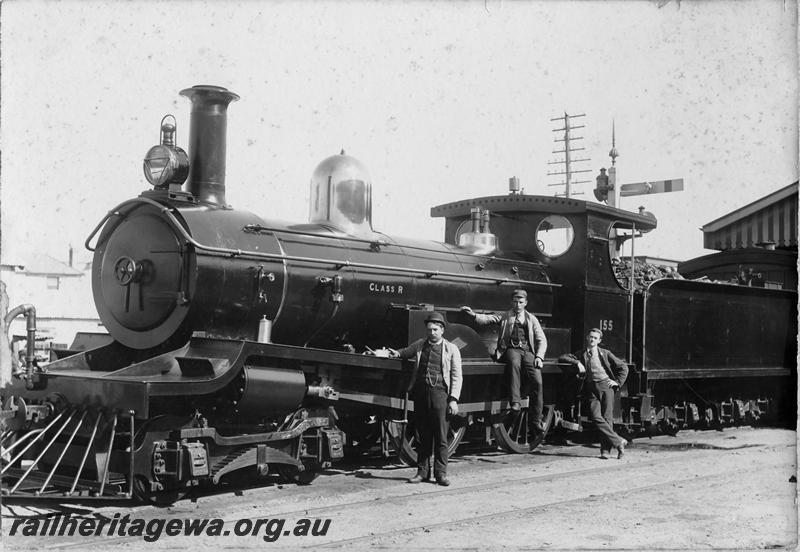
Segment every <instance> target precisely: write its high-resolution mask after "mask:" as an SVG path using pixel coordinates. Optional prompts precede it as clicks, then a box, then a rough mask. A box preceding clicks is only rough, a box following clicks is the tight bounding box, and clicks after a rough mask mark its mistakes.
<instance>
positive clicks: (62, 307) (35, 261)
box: [0, 248, 105, 360]
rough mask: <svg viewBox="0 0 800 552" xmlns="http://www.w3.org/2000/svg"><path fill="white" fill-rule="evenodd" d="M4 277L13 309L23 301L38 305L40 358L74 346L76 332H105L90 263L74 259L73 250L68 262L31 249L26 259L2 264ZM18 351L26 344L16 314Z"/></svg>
mask: <svg viewBox="0 0 800 552" xmlns="http://www.w3.org/2000/svg"><path fill="white" fill-rule="evenodd" d="M0 280H2V281H3V282H4V283H5V284H6V292H7V293H8V298H9V308H14V307H16V306H17V305H21V304H24V303H29V304H32V305H33V306H34V307H35V308H36V326H37V328H36V329H37V332H36V333H37V344H36V348H37V357H39V358H41V359H42V360H47V359H48V358H49V350H50V347H51V345H52V347H53V348H62V347H66V346H68V345H70V344H71V343H72V340H73V338H74V337H75V334H76V333H77V332H105V328H103V326H102V325H101V323H100V318H99V317H98V315H97V310H96V309H95V306H94V299H93V298H92V265H91V262H75V260H74V256H73V252H72V249H71V248H70V252H69V260H68V261H67V262H66V263H65V262H62V261H59V260H57V259H54V258H53V257H51V256H49V255H45V254H41V253H36V252H32V253H31V254H29V255H27V256H26V258H24V259H18V260H14V262H7V261H3V263H2V264H0ZM8 335H9V339H10V340H11V342H12V348H13V350H14V354H18V351H19V349H20V347H23V348H24V345H25V339H26V333H25V318H24V317H17V318H16V319H15V320H14V321H12V322H11V327H10V328H9V329H8Z"/></svg>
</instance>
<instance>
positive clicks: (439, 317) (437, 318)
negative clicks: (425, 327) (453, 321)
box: [425, 312, 447, 328]
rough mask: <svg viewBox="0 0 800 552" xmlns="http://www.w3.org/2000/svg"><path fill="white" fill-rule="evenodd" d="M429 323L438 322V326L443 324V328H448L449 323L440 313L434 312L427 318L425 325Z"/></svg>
mask: <svg viewBox="0 0 800 552" xmlns="http://www.w3.org/2000/svg"><path fill="white" fill-rule="evenodd" d="M428 322H436V323H437V324H441V325H442V328H444V327H446V326H447V322H445V321H444V316H442V315H441V313H438V312H432V313H430V314H429V315H428V316H427V317H426V318H425V323H426V324H427V323H428Z"/></svg>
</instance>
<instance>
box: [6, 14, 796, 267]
mask: <svg viewBox="0 0 800 552" xmlns="http://www.w3.org/2000/svg"><path fill="white" fill-rule="evenodd" d="M0 17H1V19H0V24H1V30H2V38H1V42H0V64H1V65H0V148H1V152H2V153H1V154H0V161H1V162H2V165H1V166H2V170H1V171H0V232H1V233H2V240H1V243H0V247H1V249H0V258H1V259H2V260H3V261H4V262H19V261H24V259H25V256H26V255H27V254H28V252H29V251H31V250H35V251H38V252H44V253H49V254H51V255H53V256H55V257H57V258H60V259H64V260H66V258H67V250H68V248H69V246H70V245H72V246H73V247H75V249H76V253H77V255H78V258H85V259H89V258H90V254H89V253H88V252H86V251H85V250H84V249H83V243H84V241H85V239H86V237H87V236H88V235H89V233H90V232H91V230H92V229H93V228H94V226H95V225H96V224H97V222H99V221H100V220H101V219H102V217H103V216H104V215H105V213H106V212H107V211H109V210H110V209H112V208H113V207H114V206H116V205H117V204H119V203H121V202H122V201H125V200H126V199H129V198H131V197H135V196H137V195H138V194H139V193H141V192H142V191H143V190H145V189H147V184H146V181H145V180H144V177H143V173H142V159H143V157H144V155H145V153H146V151H147V150H148V148H150V147H151V146H152V145H155V144H156V143H157V141H158V137H159V125H160V121H161V118H162V117H163V116H164V115H165V114H167V113H171V114H173V115H174V116H175V117H176V119H177V123H178V145H181V146H183V147H184V148H186V147H187V141H188V133H189V126H188V120H189V110H190V104H189V101H188V100H187V99H185V98H183V97H181V96H179V94H178V93H179V91H180V90H181V89H183V88H186V87H189V86H192V85H195V84H213V85H218V86H224V87H226V88H228V89H230V90H231V91H233V92H235V93H237V94H239V95H240V96H241V99H240V100H239V101H238V102H235V103H233V104H231V106H230V108H229V111H228V144H227V152H228V153H227V178H226V184H227V199H228V202H229V203H230V204H231V205H232V206H233V207H234V208H238V209H245V210H248V211H251V212H254V213H256V214H258V215H259V216H261V217H263V218H264V219H266V220H267V221H269V220H274V219H279V220H285V221H296V222H305V221H306V220H307V217H308V198H309V180H310V177H311V174H312V173H313V171H314V168H315V167H316V166H317V164H318V163H319V162H320V161H322V160H323V159H325V158H326V157H328V156H330V155H333V154H336V153H339V151H340V150H341V149H345V151H346V152H347V153H348V154H350V155H352V156H354V157H356V158H358V159H359V160H360V161H361V162H362V163H363V164H364V165H366V167H367V168H368V169H369V171H370V174H371V176H372V181H373V204H374V208H373V217H372V219H373V226H374V228H375V229H376V230H378V231H382V232H384V233H387V234H389V235H392V236H397V237H403V236H404V237H409V238H416V239H433V240H441V239H442V238H443V229H444V223H443V220H442V219H431V218H430V207H431V206H433V205H438V204H442V203H447V202H451V201H456V200H459V199H465V198H469V197H476V196H485V195H495V194H505V193H507V190H508V179H509V177H511V176H517V177H519V178H520V181H521V185H522V186H523V187H524V189H525V193H528V194H539V195H553V194H554V193H555V192H556V191H558V190H559V189H560V188H558V187H552V186H548V184H550V183H554V182H557V179H556V178H555V177H548V176H547V173H548V171H552V170H553V169H554V166H552V165H548V162H550V161H554V160H556V159H557V157H558V156H557V155H555V154H553V153H551V152H552V151H553V150H554V149H560V148H559V147H558V144H556V143H555V142H554V141H553V140H554V139H555V138H557V137H559V136H557V135H556V133H554V132H553V131H552V129H555V128H558V126H557V125H558V123H557V122H553V121H551V119H552V118H554V117H558V116H561V115H563V114H564V113H565V112H567V113H570V114H579V113H583V114H585V115H586V116H585V117H582V118H580V119H579V121H580V123H579V124H583V125H585V127H584V128H583V129H581V130H580V135H582V136H583V137H584V139H583V140H582V141H581V142H582V143H577V144H575V145H576V146H582V147H584V148H585V150H584V151H582V152H580V153H581V155H582V156H584V157H589V158H590V159H591V160H590V161H589V162H586V163H583V165H584V168H588V169H591V170H592V172H591V173H587V174H586V175H585V176H586V177H588V179H590V180H592V181H593V180H594V177H595V176H596V174H597V173H598V170H599V168H600V167H608V166H609V162H610V160H609V157H608V151H609V149H610V148H611V129H612V121H613V123H614V125H615V128H616V147H617V149H618V151H619V154H620V156H619V158H618V160H617V170H618V183H619V184H625V183H632V182H641V181H645V180H647V181H653V180H662V179H672V178H683V179H684V183H685V184H684V186H685V190H684V191H683V192H675V193H669V194H658V195H650V196H647V197H630V198H622V199H621V205H620V206H621V207H622V208H625V209H630V210H636V209H637V208H638V207H639V206H640V205H641V206H644V207H645V208H646V209H647V210H648V211H651V212H652V213H653V214H655V216H656V217H657V219H658V221H659V227H658V229H657V230H655V231H653V232H651V233H650V234H649V235H648V236H646V238H645V239H643V240H641V241H640V242H637V245H636V251H637V254H646V255H652V256H658V257H665V258H670V259H676V260H685V259H689V258H693V257H696V256H698V255H703V254H707V253H710V251H707V250H704V249H703V247H702V232H701V231H700V230H699V227H701V226H702V225H703V224H706V223H708V222H710V221H712V220H714V219H716V218H718V217H720V216H722V215H724V214H727V213H728V212H730V211H732V210H734V209H736V208H738V207H741V206H743V205H745V204H747V203H750V202H752V201H755V200H757V199H758V198H760V197H763V196H764V195H766V194H768V193H771V192H773V191H775V190H778V189H780V188H783V187H785V186H787V185H789V184H791V183H792V182H794V181H795V180H797V172H798V168H797V164H798V121H797V119H798V113H797V97H798V82H797V81H798V77H797V75H798V73H797V71H798V63H797V61H798V60H797V57H798V56H797V34H796V29H797V4H796V2H793V1H786V2H784V1H783V0H769V1H747V0H741V1H726V0H714V1H711V0H709V1H693V2H692V1H689V0H683V1H681V2H678V1H677V0H673V1H671V2H664V1H663V0H662V1H644V0H642V1H638V0H631V1H624V2H615V1H607V2H601V1H574V0H570V1H567V0H563V1H559V0H547V1H520V2H511V1H507V0H506V1H500V0H486V1H476V2H470V1H467V2H400V1H394V2H392V1H387V2H355V1H342V2H278V1H263V2H256V1H253V2H233V1H226V2H222V1H206V2H202V1H191V2H189V1H177V2H176V1H169V2H167V1H141V0H133V1H130V2H97V1H92V0H81V1H62V2H54V1H43V0H30V1H26V0H10V1H5V2H3V4H2V13H1V14H0ZM592 187H593V185H589V184H585V185H582V186H578V187H577V191H578V192H583V195H582V196H576V197H577V198H578V199H585V200H587V201H594V198H593V195H592V192H591V189H592Z"/></svg>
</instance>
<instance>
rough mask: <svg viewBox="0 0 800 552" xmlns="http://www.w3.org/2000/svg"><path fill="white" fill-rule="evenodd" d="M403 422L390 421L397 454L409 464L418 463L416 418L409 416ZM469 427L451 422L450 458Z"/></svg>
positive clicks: (402, 460)
mask: <svg viewBox="0 0 800 552" xmlns="http://www.w3.org/2000/svg"><path fill="white" fill-rule="evenodd" d="M402 426H403V424H401V423H398V422H389V434H390V435H391V436H392V440H393V441H394V446H395V449H396V450H397V456H398V457H399V458H400V461H401V462H403V463H404V464H406V465H408V466H416V465H417V450H416V448H415V447H416V445H417V430H416V426H415V425H414V420H413V419H411V418H410V417H409V420H408V423H407V424H405V430H403V427H402ZM466 430H467V427H466V426H465V425H461V424H455V423H450V428H449V429H448V430H447V457H448V458H450V457H451V456H452V455H453V454H454V453H455V451H456V449H457V448H458V445H459V444H460V443H461V439H462V438H463V437H464V433H465V432H466Z"/></svg>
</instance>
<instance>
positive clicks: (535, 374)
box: [504, 349, 544, 427]
mask: <svg viewBox="0 0 800 552" xmlns="http://www.w3.org/2000/svg"><path fill="white" fill-rule="evenodd" d="M504 358H505V360H506V366H508V372H509V374H508V378H509V380H508V385H509V391H510V392H509V395H511V402H517V403H518V402H521V400H520V392H519V390H520V383H521V382H520V374H521V372H522V368H523V367H524V368H525V374H527V376H528V381H529V382H530V408H529V409H528V421H529V423H530V425H532V426H533V425H537V426H540V427H541V423H542V408H543V407H544V397H543V396H542V371H541V370H540V369H539V368H537V367H536V365H535V364H534V361H535V360H536V357H535V356H534V354H533V353H532V352H530V351H523V350H522V349H506V352H505V355H504Z"/></svg>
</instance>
